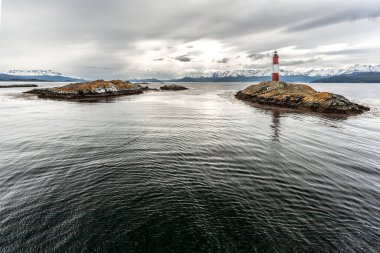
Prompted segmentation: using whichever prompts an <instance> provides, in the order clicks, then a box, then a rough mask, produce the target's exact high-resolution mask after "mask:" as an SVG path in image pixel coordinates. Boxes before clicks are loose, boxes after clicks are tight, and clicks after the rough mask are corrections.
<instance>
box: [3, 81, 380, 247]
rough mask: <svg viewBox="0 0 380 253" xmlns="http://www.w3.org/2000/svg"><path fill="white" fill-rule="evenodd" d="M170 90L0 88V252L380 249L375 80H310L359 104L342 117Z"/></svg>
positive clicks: (201, 86) (215, 93) (219, 93)
mask: <svg viewBox="0 0 380 253" xmlns="http://www.w3.org/2000/svg"><path fill="white" fill-rule="evenodd" d="M2 84H7V83H2ZM37 84H38V85H39V86H40V87H54V86H60V85H63V84H62V83H37ZM181 85H184V86H186V87H188V88H189V90H186V91H177V92H171V91H169V92H154V91H149V92H145V93H144V94H142V95H133V96H125V97H118V98H112V99H111V98H110V99H105V100H100V101H87V102H78V101H57V100H47V99H38V98H36V97H34V96H30V95H29V96H27V95H23V94H22V92H24V91H27V90H30V89H31V88H9V89H0V252H7V253H13V252H14V253H20V252H163V253H164V252H165V253H168V252H318V253H319V252H344V253H349V252H363V253H371V252H374V253H375V252H380V84H376V83H373V84H366V83H360V84H348V83H339V84H310V85H311V86H312V87H313V88H315V89H316V90H318V91H328V92H334V93H338V94H341V95H344V96H346V97H347V98H349V99H350V100H352V101H355V102H357V103H361V104H364V105H367V106H369V107H370V108H371V111H370V112H367V113H364V114H362V115H357V116H349V117H342V116H340V117H339V116H331V115H322V114H314V113H305V112H300V111H294V110H284V109H280V108H271V107H259V106H256V105H253V104H250V103H247V102H243V101H239V100H237V99H235V98H234V94H235V93H236V92H237V91H239V90H241V89H243V88H245V87H246V86H248V85H250V83H181ZM153 86H157V87H158V86H159V84H153Z"/></svg>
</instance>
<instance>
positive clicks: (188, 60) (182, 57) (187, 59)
mask: <svg viewBox="0 0 380 253" xmlns="http://www.w3.org/2000/svg"><path fill="white" fill-rule="evenodd" d="M174 59H176V60H177V61H181V62H190V61H191V58H190V57H189V56H187V55H181V56H177V57H175V58H174Z"/></svg>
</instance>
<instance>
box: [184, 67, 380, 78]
mask: <svg viewBox="0 0 380 253" xmlns="http://www.w3.org/2000/svg"><path fill="white" fill-rule="evenodd" d="M362 72H365V73H368V72H380V65H359V64H356V65H352V66H347V67H342V68H312V69H311V68H310V69H304V70H301V71H300V70H299V71H292V70H289V69H285V68H282V69H281V68H280V75H281V76H308V77H330V76H336V75H348V74H352V73H362ZM271 74H272V69H271V68H265V69H250V70H233V71H215V72H208V73H204V74H199V73H195V74H191V75H190V76H189V77H190V78H227V77H263V76H270V75H271Z"/></svg>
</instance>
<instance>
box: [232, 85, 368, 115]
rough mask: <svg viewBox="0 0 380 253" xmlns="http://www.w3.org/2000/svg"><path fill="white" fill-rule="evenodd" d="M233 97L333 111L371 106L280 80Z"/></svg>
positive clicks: (357, 110) (353, 111) (357, 111)
mask: <svg viewBox="0 0 380 253" xmlns="http://www.w3.org/2000/svg"><path fill="white" fill-rule="evenodd" d="M235 97H236V98H237V99H240V100H244V101H249V102H253V103H257V104H261V105H270V106H278V107H284V108H294V109H301V110H306V111H313V112H319V113H332V114H361V113H363V112H366V111H369V110H370V108H368V107H366V106H363V105H359V104H356V103H353V102H351V101H349V100H348V99H347V98H345V97H344V96H341V95H337V94H333V93H329V92H317V91H316V90H314V89H313V88H311V87H310V86H308V85H305V84H290V83H286V82H281V81H271V82H261V83H259V84H256V85H251V86H249V87H247V88H245V89H244V90H242V91H239V92H238V93H236V95H235Z"/></svg>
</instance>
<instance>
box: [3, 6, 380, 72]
mask: <svg viewBox="0 0 380 253" xmlns="http://www.w3.org/2000/svg"><path fill="white" fill-rule="evenodd" d="M1 2H2V3H1V4H0V5H1V6H2V15H1V28H0V59H1V60H0V69H1V70H7V69H52V70H56V71H59V72H63V73H64V74H67V75H75V76H81V77H85V78H93V79H95V78H105V79H109V78H123V79H128V78H134V77H157V78H168V77H178V76H183V75H186V74H188V73H193V72H209V71H215V70H234V69H242V68H249V67H254V66H259V67H263V68H264V67H266V66H269V65H270V54H272V52H273V50H275V49H277V50H278V51H279V54H280V57H281V58H280V59H281V61H283V62H284V63H285V64H283V66H284V67H286V68H288V69H298V68H308V67H339V66H342V65H350V64H356V63H359V64H380V62H379V60H378V56H379V55H380V43H379V41H380V18H379V15H380V1H378V0H361V1H351V0H349V1H348V0H320V1H301V0H299V1H295V0H282V1H274V0H234V1H231V0H160V1H157V0H128V1H126V0H2V1H1ZM226 63H228V64H226Z"/></svg>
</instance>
